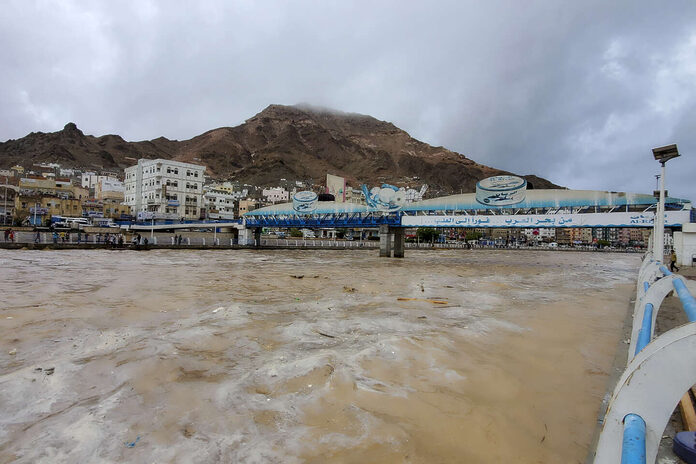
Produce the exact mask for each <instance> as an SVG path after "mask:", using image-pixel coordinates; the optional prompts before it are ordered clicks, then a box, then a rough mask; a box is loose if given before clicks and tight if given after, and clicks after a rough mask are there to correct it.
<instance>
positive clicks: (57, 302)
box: [0, 250, 640, 463]
mask: <svg viewBox="0 0 696 464" xmlns="http://www.w3.org/2000/svg"><path fill="white" fill-rule="evenodd" d="M639 264H640V257H639V256H637V255H624V254H605V253H573V252H533V251H491V250H486V251H466V250H451V251H412V250H408V251H407V256H406V258H405V259H403V260H399V259H385V258H378V257H377V252H376V251H375V250H370V251H304V250H290V251H283V250H273V251H249V250H232V251H178V250H162V251H150V252H137V251H109V250H73V251H10V250H4V251H2V250H0V295H1V298H2V303H1V305H2V306H1V307H0V462H3V463H4V462H23V463H36V462H39V463H42V462H45V463H56V462H59V463H63V462H65V463H87V462H95V463H96V462H98V463H122V462H142V463H151V462H158V463H160V462H176V463H208V462H210V463H214V462H230V463H402V462H406V463H501V462H520V463H576V462H577V463H581V462H583V461H584V460H585V458H586V456H587V453H588V449H589V446H590V442H591V440H592V435H593V433H594V430H595V424H596V422H597V414H598V411H599V408H600V403H601V401H602V398H603V397H604V395H605V393H606V389H607V378H608V374H609V371H610V369H611V364H612V361H613V357H614V354H615V351H616V348H617V344H618V343H620V339H621V330H622V325H623V322H624V319H625V317H626V314H627V310H628V308H629V301H630V299H631V295H632V293H633V290H634V279H635V276H636V273H637V269H638V266H639Z"/></svg>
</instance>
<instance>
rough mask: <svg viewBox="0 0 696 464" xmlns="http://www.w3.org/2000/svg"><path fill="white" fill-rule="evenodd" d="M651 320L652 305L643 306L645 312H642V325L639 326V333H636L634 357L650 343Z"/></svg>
mask: <svg viewBox="0 0 696 464" xmlns="http://www.w3.org/2000/svg"><path fill="white" fill-rule="evenodd" d="M652 320H653V305H652V303H648V304H646V305H645V311H643V324H642V325H641V326H640V332H638V340H637V341H636V351H635V353H634V354H633V355H634V356H635V355H637V354H638V353H640V351H641V350H642V349H643V348H645V346H646V345H647V344H648V343H650V339H651V338H652Z"/></svg>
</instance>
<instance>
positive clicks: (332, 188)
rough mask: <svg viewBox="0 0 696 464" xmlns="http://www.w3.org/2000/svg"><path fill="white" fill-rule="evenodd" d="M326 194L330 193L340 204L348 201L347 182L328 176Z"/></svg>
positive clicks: (340, 178)
mask: <svg viewBox="0 0 696 464" xmlns="http://www.w3.org/2000/svg"><path fill="white" fill-rule="evenodd" d="M326 193H330V194H331V195H333V196H334V197H335V198H336V201H337V202H339V203H345V201H346V180H345V179H344V178H343V177H339V176H334V175H333V174H327V175H326Z"/></svg>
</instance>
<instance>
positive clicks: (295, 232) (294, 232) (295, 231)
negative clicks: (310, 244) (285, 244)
mask: <svg viewBox="0 0 696 464" xmlns="http://www.w3.org/2000/svg"><path fill="white" fill-rule="evenodd" d="M290 236H291V237H302V231H301V230H300V229H298V228H296V227H293V228H292V229H290Z"/></svg>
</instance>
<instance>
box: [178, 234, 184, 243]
mask: <svg viewBox="0 0 696 464" xmlns="http://www.w3.org/2000/svg"><path fill="white" fill-rule="evenodd" d="M183 240H184V238H183V237H182V236H181V234H179V245H181V242H182V241H183Z"/></svg>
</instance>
